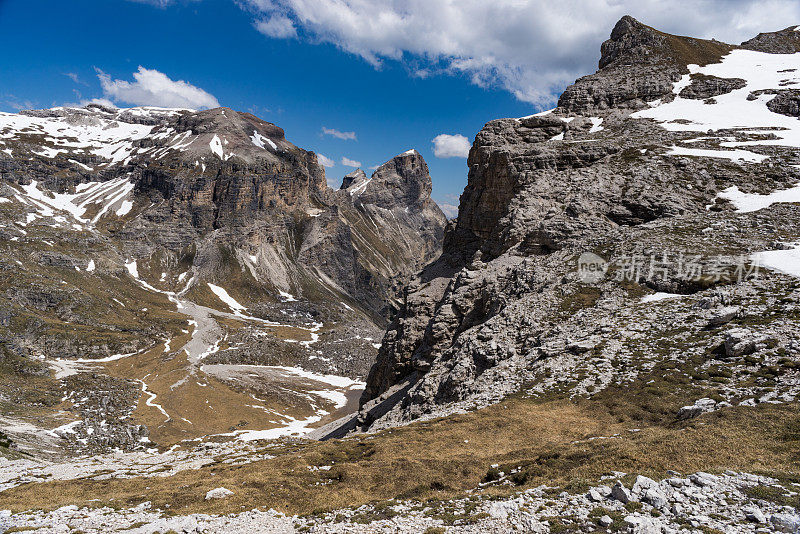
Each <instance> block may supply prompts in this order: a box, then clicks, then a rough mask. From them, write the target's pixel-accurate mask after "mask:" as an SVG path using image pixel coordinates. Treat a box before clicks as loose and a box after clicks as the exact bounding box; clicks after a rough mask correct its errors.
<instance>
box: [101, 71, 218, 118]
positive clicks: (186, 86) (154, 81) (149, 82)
mask: <svg viewBox="0 0 800 534" xmlns="http://www.w3.org/2000/svg"><path fill="white" fill-rule="evenodd" d="M97 77H98V78H100V85H101V87H102V88H103V95H104V96H105V97H106V98H108V99H110V100H113V101H115V102H124V103H127V104H133V105H135V106H157V107H164V108H190V109H202V108H216V107H219V102H218V101H217V99H216V98H214V96H213V95H211V94H209V93H207V92H206V91H204V90H202V89H200V88H199V87H195V86H194V85H192V84H190V83H188V82H184V81H183V80H178V81H175V80H171V79H170V78H169V77H168V76H167V75H166V74H164V73H162V72H159V71H157V70H155V69H146V68H144V67H141V66H140V67H139V70H138V71H137V72H134V73H133V78H134V80H135V81H133V82H129V81H125V80H112V79H111V76H109V75H108V74H106V73H105V72H103V71H101V70H99V69H98V70H97Z"/></svg>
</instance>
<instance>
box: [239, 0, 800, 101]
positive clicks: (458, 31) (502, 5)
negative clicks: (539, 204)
mask: <svg viewBox="0 0 800 534" xmlns="http://www.w3.org/2000/svg"><path fill="white" fill-rule="evenodd" d="M239 4H240V5H243V6H246V7H247V8H248V9H251V10H253V11H254V12H255V13H256V16H257V17H259V18H264V19H267V18H269V17H282V18H285V19H288V20H289V21H290V23H291V27H292V28H293V29H294V28H298V29H301V30H303V35H304V36H307V38H308V39H309V40H311V41H312V42H327V43H333V44H335V45H336V46H338V47H340V48H341V49H343V50H345V51H347V52H350V53H352V54H356V55H358V56H361V57H362V58H364V59H365V60H366V61H368V62H369V63H370V64H372V65H374V66H375V67H379V66H380V65H381V63H382V62H383V61H385V60H399V61H402V60H411V61H408V65H409V67H412V72H414V73H416V76H418V77H423V78H424V77H426V76H429V75H434V74H437V73H438V74H442V73H447V74H461V75H465V76H467V77H468V78H469V79H470V81H471V82H472V83H474V84H476V85H479V86H482V87H494V86H497V87H502V88H504V89H506V90H507V91H510V92H511V93H513V94H514V95H515V96H516V97H517V98H519V99H520V100H523V101H526V102H532V103H535V104H539V105H548V104H552V103H553V102H554V100H555V96H556V95H557V94H558V93H560V92H561V90H563V88H564V87H565V86H566V85H567V84H569V83H572V81H573V80H575V78H577V77H578V76H581V75H583V74H587V73H590V72H593V71H594V70H595V69H596V68H597V60H598V58H599V54H600V48H599V47H600V43H601V42H602V41H604V40H605V39H607V38H608V35H609V34H610V32H611V28H612V27H613V25H614V23H615V22H616V21H617V20H618V19H619V18H620V17H621V16H622V15H625V14H630V15H633V16H634V17H637V18H638V19H639V20H641V21H642V22H644V23H645V24H649V25H651V26H654V27H656V28H658V29H661V30H664V31H668V32H671V33H678V34H682V35H692V36H696V37H706V38H710V37H716V38H717V39H720V40H724V41H728V42H734V43H738V42H741V41H743V40H745V39H748V38H750V37H753V36H754V35H755V34H756V33H758V32H760V31H773V30H777V29H781V28H784V27H786V26H787V25H788V24H792V23H795V24H796V23H800V2H797V0H673V1H671V2H664V1H663V0H565V1H562V2H552V1H550V0H493V1H491V2H487V1H486V0H460V1H458V2H455V1H452V0H239ZM269 20H272V19H271V18H269ZM262 31H264V30H262ZM264 33H265V34H267V35H270V34H269V33H268V31H264Z"/></svg>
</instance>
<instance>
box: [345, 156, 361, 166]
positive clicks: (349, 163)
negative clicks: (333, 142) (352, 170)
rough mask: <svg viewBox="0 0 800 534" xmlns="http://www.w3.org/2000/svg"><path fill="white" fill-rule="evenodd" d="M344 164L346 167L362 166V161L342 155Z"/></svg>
mask: <svg viewBox="0 0 800 534" xmlns="http://www.w3.org/2000/svg"><path fill="white" fill-rule="evenodd" d="M342 165H344V166H345V167H361V162H360V161H356V160H353V159H350V158H346V157H344V156H342Z"/></svg>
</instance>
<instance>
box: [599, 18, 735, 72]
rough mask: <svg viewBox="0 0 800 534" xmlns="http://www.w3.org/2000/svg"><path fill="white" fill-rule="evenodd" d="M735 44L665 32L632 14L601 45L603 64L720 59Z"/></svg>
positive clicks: (612, 65) (678, 63) (698, 62)
mask: <svg viewBox="0 0 800 534" xmlns="http://www.w3.org/2000/svg"><path fill="white" fill-rule="evenodd" d="M732 48H733V47H732V46H731V45H728V44H725V43H722V42H719V41H716V40H706V39H696V38H693V37H683V36H678V35H671V34H668V33H664V32H661V31H659V30H656V29H655V28H652V27H650V26H647V25H645V24H643V23H641V22H639V21H638V20H636V19H635V18H633V17H631V16H630V15H626V16H624V17H622V18H621V19H620V20H619V22H617V24H616V25H615V26H614V29H613V31H612V32H611V37H610V39H608V40H607V41H605V42H604V43H603V44H602V45H601V47H600V61H599V68H601V69H603V68H606V67H612V68H613V67H615V66H630V65H635V64H650V65H652V64H657V63H659V62H672V63H676V64H677V65H679V66H682V67H685V66H686V65H688V64H690V63H693V64H698V65H705V64H707V63H711V62H715V61H718V60H719V58H720V57H721V56H722V55H723V54H725V53H727V52H728V51H730V50H731V49H732Z"/></svg>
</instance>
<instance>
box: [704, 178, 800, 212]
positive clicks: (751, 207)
mask: <svg viewBox="0 0 800 534" xmlns="http://www.w3.org/2000/svg"><path fill="white" fill-rule="evenodd" d="M718 196H719V197H720V198H724V199H727V200H730V201H731V203H733V205H734V206H735V207H736V211H738V212H740V213H751V212H753V211H758V210H762V209H764V208H768V207H770V206H772V205H773V204H777V203H780V202H786V203H789V202H800V184H798V185H796V186H794V187H792V188H789V189H781V190H779V191H773V192H772V193H769V194H768V195H759V194H758V193H743V192H742V191H739V188H738V187H736V186H733V187H729V188H728V189H725V190H724V191H721V192H720V194H719V195H718Z"/></svg>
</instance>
